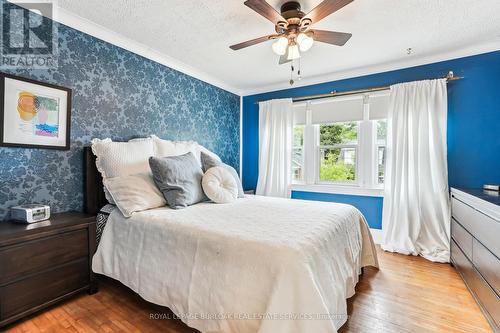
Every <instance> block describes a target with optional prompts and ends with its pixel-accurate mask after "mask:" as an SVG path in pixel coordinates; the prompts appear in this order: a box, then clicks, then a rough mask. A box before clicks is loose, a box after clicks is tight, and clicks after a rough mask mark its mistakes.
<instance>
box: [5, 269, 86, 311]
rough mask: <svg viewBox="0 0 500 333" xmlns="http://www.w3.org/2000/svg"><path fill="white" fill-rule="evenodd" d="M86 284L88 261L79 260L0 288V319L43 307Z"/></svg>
mask: <svg viewBox="0 0 500 333" xmlns="http://www.w3.org/2000/svg"><path fill="white" fill-rule="evenodd" d="M88 283H89V264H88V259H82V260H78V261H75V262H72V263H69V264H66V265H64V266H60V267H58V268H54V269H52V270H49V271H45V272H43V273H40V274H37V275H32V276H29V277H28V278H26V279H23V280H19V281H17V282H14V283H12V284H8V285H5V286H3V287H0V318H1V320H3V319H5V318H8V317H12V316H14V315H16V314H19V313H22V312H23V311H26V310H29V309H31V308H33V307H36V306H39V305H43V304H44V303H46V302H49V301H51V300H54V299H56V298H57V297H60V296H63V295H65V294H67V293H70V292H72V291H75V290H78V289H80V288H83V287H86V286H88Z"/></svg>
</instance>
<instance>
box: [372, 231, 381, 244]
mask: <svg viewBox="0 0 500 333" xmlns="http://www.w3.org/2000/svg"><path fill="white" fill-rule="evenodd" d="M370 232H371V234H372V237H373V241H374V242H375V244H380V243H382V229H372V228H370Z"/></svg>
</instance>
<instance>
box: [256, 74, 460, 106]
mask: <svg viewBox="0 0 500 333" xmlns="http://www.w3.org/2000/svg"><path fill="white" fill-rule="evenodd" d="M444 79H446V81H447V82H450V81H457V80H461V79H463V77H461V76H455V75H454V74H453V72H452V71H449V72H448V74H447V75H446V76H445V77H444ZM390 88H391V86H382V87H372V88H365V89H355V90H344V91H337V90H334V91H332V92H329V93H327V94H318V95H310V96H301V97H295V98H292V101H293V102H302V101H307V100H311V99H321V98H328V97H338V96H347V95H356V94H364V93H370V92H376V91H384V90H389V89H390ZM258 103H259V102H256V104H258Z"/></svg>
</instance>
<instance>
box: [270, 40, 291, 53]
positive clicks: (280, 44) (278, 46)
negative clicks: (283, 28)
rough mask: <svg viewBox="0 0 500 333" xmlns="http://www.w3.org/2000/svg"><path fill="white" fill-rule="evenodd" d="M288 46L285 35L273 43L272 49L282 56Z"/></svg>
mask: <svg viewBox="0 0 500 333" xmlns="http://www.w3.org/2000/svg"><path fill="white" fill-rule="evenodd" d="M287 46H288V39H287V38H286V37H280V38H278V40H277V41H276V42H274V43H273V45H272V49H273V52H274V53H276V54H277V55H279V56H282V55H284V54H285V53H286V48H287Z"/></svg>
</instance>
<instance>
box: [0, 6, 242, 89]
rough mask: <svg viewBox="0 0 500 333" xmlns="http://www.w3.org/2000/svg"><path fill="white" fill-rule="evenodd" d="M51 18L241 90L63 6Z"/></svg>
mask: <svg viewBox="0 0 500 333" xmlns="http://www.w3.org/2000/svg"><path fill="white" fill-rule="evenodd" d="M7 1H9V2H11V3H14V4H16V5H18V6H21V7H23V5H22V3H18V2H17V1H16V0H7ZM53 20H54V21H56V22H58V23H61V24H64V25H66V26H68V27H70V28H73V29H76V30H78V31H81V32H83V33H86V34H88V35H90V36H92V37H95V38H98V39H101V40H103V41H105V42H107V43H110V44H113V45H115V46H118V47H120V48H122V49H125V50H127V51H130V52H132V53H135V54H137V55H140V56H142V57H144V58H147V59H149V60H152V61H155V62H157V63H159V64H162V65H164V66H167V67H169V68H172V69H174V70H176V71H179V72H181V73H184V74H186V75H189V76H191V77H194V78H195V79H198V80H201V81H203V82H206V83H208V84H211V85H213V86H216V87H218V88H221V89H224V90H227V91H229V92H231V93H233V94H236V95H238V96H241V94H240V93H241V91H240V90H239V89H236V88H235V87H233V86H231V85H228V84H226V83H224V82H222V81H221V80H219V79H217V78H215V77H213V76H211V75H209V74H207V73H205V72H203V71H200V70H198V69H196V68H194V67H192V66H190V65H187V64H185V63H183V62H182V61H179V60H177V59H174V58H172V57H169V56H167V55H165V54H163V53H161V52H159V51H157V50H155V49H153V48H151V47H149V46H146V45H144V44H142V43H140V42H137V41H135V40H132V39H130V38H127V37H125V36H123V35H121V34H119V33H117V32H115V31H112V30H110V29H108V28H106V27H103V26H102V25H99V24H97V23H94V22H92V21H90V20H88V19H86V18H83V17H81V16H79V15H76V14H74V13H72V12H70V11H68V10H66V9H64V8H61V7H58V6H56V11H55V13H54V18H53Z"/></svg>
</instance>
